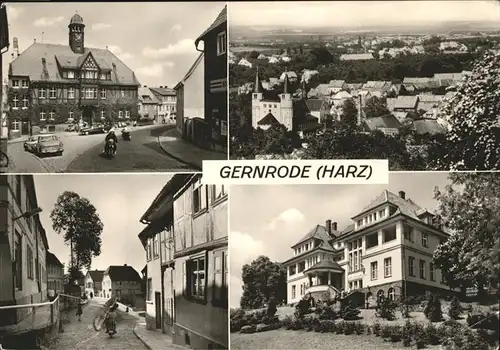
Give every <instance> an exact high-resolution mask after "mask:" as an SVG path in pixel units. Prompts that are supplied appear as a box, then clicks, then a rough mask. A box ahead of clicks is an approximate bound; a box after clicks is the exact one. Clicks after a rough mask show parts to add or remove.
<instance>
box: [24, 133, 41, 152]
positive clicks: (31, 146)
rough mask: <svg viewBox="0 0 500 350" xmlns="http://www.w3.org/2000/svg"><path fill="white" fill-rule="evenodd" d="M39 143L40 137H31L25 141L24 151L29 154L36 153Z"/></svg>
mask: <svg viewBox="0 0 500 350" xmlns="http://www.w3.org/2000/svg"><path fill="white" fill-rule="evenodd" d="M37 142H38V136H30V137H29V138H28V139H27V140H26V141H24V150H25V151H27V152H34V151H35V148H36V144H37Z"/></svg>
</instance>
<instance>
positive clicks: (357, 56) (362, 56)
mask: <svg viewBox="0 0 500 350" xmlns="http://www.w3.org/2000/svg"><path fill="white" fill-rule="evenodd" d="M371 59H373V54H372V53H346V54H343V55H341V56H340V60H342V61H349V60H371Z"/></svg>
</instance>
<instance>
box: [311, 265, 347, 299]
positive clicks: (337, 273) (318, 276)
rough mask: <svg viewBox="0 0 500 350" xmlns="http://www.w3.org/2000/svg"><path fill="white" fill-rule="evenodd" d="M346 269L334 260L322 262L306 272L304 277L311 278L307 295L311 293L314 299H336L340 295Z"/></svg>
mask: <svg viewBox="0 0 500 350" xmlns="http://www.w3.org/2000/svg"><path fill="white" fill-rule="evenodd" d="M344 272H345V271H344V269H343V268H342V267H341V266H340V265H339V264H337V263H336V262H335V261H332V260H322V261H320V262H318V263H316V264H314V265H313V266H312V267H310V268H309V269H307V270H305V271H304V275H305V276H307V277H308V278H309V288H307V289H306V294H308V293H310V294H311V296H312V297H313V298H314V299H317V300H324V299H330V300H331V299H334V298H335V297H336V296H337V295H340V290H341V289H342V284H343V283H342V281H343V278H344Z"/></svg>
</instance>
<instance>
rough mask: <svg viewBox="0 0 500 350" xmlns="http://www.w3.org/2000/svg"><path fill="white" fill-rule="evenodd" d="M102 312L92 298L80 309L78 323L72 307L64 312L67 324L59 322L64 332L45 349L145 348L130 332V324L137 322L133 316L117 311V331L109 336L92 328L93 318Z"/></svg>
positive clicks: (132, 349) (131, 325)
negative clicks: (81, 311) (67, 311)
mask: <svg viewBox="0 0 500 350" xmlns="http://www.w3.org/2000/svg"><path fill="white" fill-rule="evenodd" d="M102 314H103V308H102V306H101V305H100V304H99V303H98V302H96V301H94V300H91V301H90V302H89V304H88V305H87V306H85V307H84V308H83V315H82V320H81V322H78V320H77V317H76V312H75V310H71V311H70V312H69V313H68V315H67V319H68V320H69V323H64V324H63V329H64V332H63V333H60V334H59V337H58V339H57V340H56V341H54V343H53V344H50V345H49V346H48V348H49V349H50V350H68V349H78V350H95V349H121V350H139V349H146V347H145V346H144V345H143V344H142V342H141V341H140V340H139V339H138V338H137V337H136V336H135V335H134V332H133V330H134V325H135V323H136V322H137V321H138V318H137V317H135V316H132V315H129V314H126V313H124V312H121V311H118V318H117V322H118V323H117V331H118V333H117V334H115V335H114V336H113V338H110V337H109V336H108V335H107V334H106V333H105V331H104V329H102V330H101V331H96V330H95V329H94V326H93V322H94V318H95V317H97V316H100V315H102ZM61 317H62V319H63V320H64V319H65V317H66V315H65V314H62V315H61Z"/></svg>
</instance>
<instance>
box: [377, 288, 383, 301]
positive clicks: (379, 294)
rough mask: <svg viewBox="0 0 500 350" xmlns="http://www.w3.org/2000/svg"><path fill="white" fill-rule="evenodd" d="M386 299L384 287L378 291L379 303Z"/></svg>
mask: <svg viewBox="0 0 500 350" xmlns="http://www.w3.org/2000/svg"><path fill="white" fill-rule="evenodd" d="M383 301H384V291H383V290H382V289H380V290H379V291H378V292H377V302H378V303H381V302H383Z"/></svg>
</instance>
